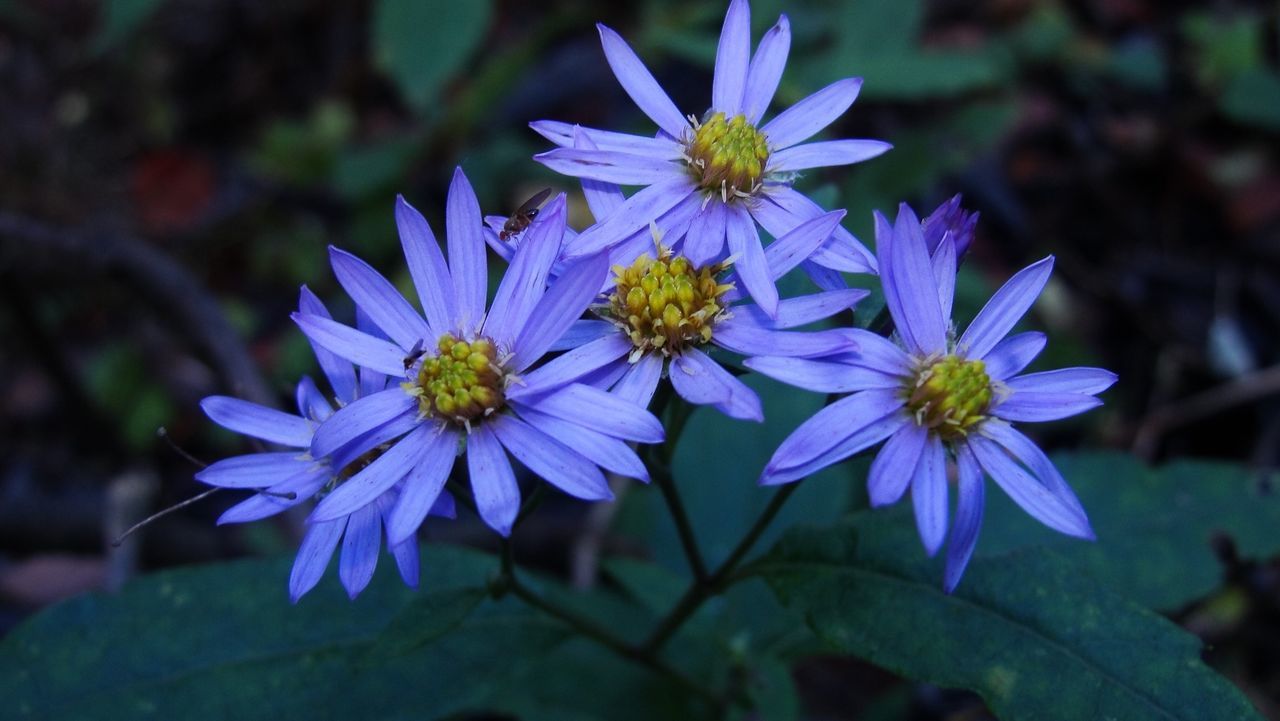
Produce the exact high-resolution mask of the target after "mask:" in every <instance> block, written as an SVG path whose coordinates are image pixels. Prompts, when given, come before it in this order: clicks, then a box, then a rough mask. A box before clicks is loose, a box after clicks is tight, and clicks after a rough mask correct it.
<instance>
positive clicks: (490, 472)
mask: <svg viewBox="0 0 1280 721" xmlns="http://www.w3.org/2000/svg"><path fill="white" fill-rule="evenodd" d="M467 470H468V471H469V472H470V475H471V492H472V493H473V494H475V498H476V509H477V510H478V511H479V512H480V518H481V519H483V520H484V522H485V523H486V524H488V525H489V527H490V528H492V529H493V530H495V531H497V532H498V533H500V534H502V535H503V536H510V535H511V526H512V524H514V523H515V521H516V514H518V513H519V512H520V486H519V485H518V484H517V483H516V475H515V473H514V472H512V470H511V461H509V460H507V453H506V451H504V450H502V444H501V443H499V442H498V439H497V437H496V436H494V435H493V431H491V430H490V429H489V427H488V425H487V424H481V425H480V426H477V427H476V428H474V429H472V431H471V435H470V436H468V437H467Z"/></svg>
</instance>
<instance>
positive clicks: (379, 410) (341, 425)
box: [311, 387, 418, 458]
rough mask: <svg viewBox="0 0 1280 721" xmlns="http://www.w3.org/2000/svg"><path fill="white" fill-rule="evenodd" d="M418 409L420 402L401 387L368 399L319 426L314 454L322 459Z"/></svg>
mask: <svg viewBox="0 0 1280 721" xmlns="http://www.w3.org/2000/svg"><path fill="white" fill-rule="evenodd" d="M417 408H418V399H417V398H414V397H413V396H411V395H409V394H408V393H405V392H404V389H402V388H400V387H395V388H388V389H387V390H385V391H382V392H381V393H374V394H373V395H371V396H365V397H364V398H361V399H360V400H358V401H356V402H355V403H352V404H351V405H349V406H346V407H344V408H340V409H338V412H337V413H334V414H333V415H332V416H329V419H328V420H326V421H325V422H324V423H321V424H320V427H319V428H317V429H316V433H315V436H314V437H313V438H312V439H311V453H312V455H314V456H315V457H316V458H323V457H325V456H327V455H329V454H331V453H333V452H334V451H336V450H338V449H339V448H341V447H343V446H345V445H346V444H347V443H349V442H351V441H353V440H355V439H356V438H357V437H359V436H362V435H364V434H365V433H368V432H369V431H371V430H373V429H375V428H377V427H378V426H381V425H384V424H386V423H390V422H391V421H393V420H395V419H396V418H398V417H400V416H402V415H405V414H406V413H409V412H411V411H416V410H417Z"/></svg>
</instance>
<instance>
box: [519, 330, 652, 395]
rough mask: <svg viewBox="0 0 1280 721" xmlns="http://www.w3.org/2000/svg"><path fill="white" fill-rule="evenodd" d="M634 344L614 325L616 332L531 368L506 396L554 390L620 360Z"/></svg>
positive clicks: (535, 393)
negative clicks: (521, 381)
mask: <svg viewBox="0 0 1280 721" xmlns="http://www.w3.org/2000/svg"><path fill="white" fill-rule="evenodd" d="M633 347H634V346H632V344H631V339H630V338H627V336H625V335H623V334H622V333H621V332H620V331H617V330H616V328H615V332H613V333H610V334H608V335H606V336H604V337H603V338H599V339H597V340H594V341H591V342H590V343H587V344H586V345H583V346H579V347H577V348H574V349H573V350H571V351H569V352H567V353H565V354H564V355H561V356H559V357H557V358H554V359H552V360H550V361H548V362H547V363H546V364H545V365H542V366H540V367H539V368H538V369H537V370H534V371H531V372H530V373H528V374H527V375H525V376H524V377H523V378H522V380H523V381H524V383H522V384H516V385H514V386H512V387H511V388H509V389H508V390H507V397H508V398H512V399H514V398H521V397H524V396H532V395H538V394H540V393H546V392H547V391H551V390H554V389H556V388H559V387H560V386H563V385H565V384H568V383H571V382H573V381H575V380H577V379H579V378H581V377H583V376H584V375H586V374H588V373H591V372H592V371H595V370H596V369H598V368H601V367H603V366H605V365H608V364H610V363H612V362H614V361H616V360H618V359H619V358H621V357H623V356H625V355H626V354H628V353H630V352H631V349H632V348H633Z"/></svg>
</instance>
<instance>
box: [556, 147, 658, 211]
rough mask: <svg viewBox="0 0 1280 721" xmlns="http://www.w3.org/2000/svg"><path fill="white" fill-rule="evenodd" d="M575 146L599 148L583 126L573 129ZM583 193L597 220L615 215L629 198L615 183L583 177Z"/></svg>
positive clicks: (647, 154) (585, 148) (649, 155)
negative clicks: (584, 130) (583, 129)
mask: <svg viewBox="0 0 1280 721" xmlns="http://www.w3.org/2000/svg"><path fill="white" fill-rule="evenodd" d="M573 147H575V148H578V149H582V150H598V149H599V146H597V145H596V144H595V142H594V141H592V140H591V136H589V135H587V134H586V133H584V132H583V131H582V128H579V127H574V129H573ZM641 154H644V155H646V156H647V157H652V155H651V154H650V153H649V152H647V151H641ZM677 157H678V156H677ZM582 195H583V197H585V198H586V199H587V207H588V208H590V209H591V217H593V218H595V219H596V220H600V219H601V218H607V217H609V216H610V215H613V212H614V211H615V210H617V209H618V208H619V207H620V206H621V205H622V204H623V202H625V201H626V199H627V196H625V195H623V193H622V188H620V187H618V186H617V185H615V184H614V183H606V182H604V181H600V180H592V179H590V178H583V179H582Z"/></svg>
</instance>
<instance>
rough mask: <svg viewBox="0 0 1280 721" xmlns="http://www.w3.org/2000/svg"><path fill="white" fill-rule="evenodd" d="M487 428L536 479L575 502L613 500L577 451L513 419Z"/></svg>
mask: <svg viewBox="0 0 1280 721" xmlns="http://www.w3.org/2000/svg"><path fill="white" fill-rule="evenodd" d="M490 426H491V427H492V428H493V433H494V435H496V436H497V437H498V440H499V441H501V442H502V445H503V447H504V448H506V449H507V451H508V452H510V453H511V455H513V456H515V457H516V460H518V461H520V463H522V464H524V466H525V467H526V468H528V469H529V470H531V471H533V473H534V474H535V475H537V476H538V477H539V478H542V479H543V480H545V481H546V482H548V483H550V484H551V485H553V486H555V487H556V488H559V489H560V490H562V491H564V492H565V493H567V494H569V495H571V496H573V497H574V498H581V499H583V500H586V501H605V500H612V499H613V491H611V490H609V482H608V481H606V480H605V477H604V474H603V473H601V472H600V469H599V468H598V467H596V464H594V463H592V462H591V461H589V460H587V459H586V458H584V457H583V456H582V455H581V454H579V453H578V452H577V451H574V450H571V449H569V448H568V447H566V446H565V445H564V444H562V443H560V442H559V441H557V440H556V439H554V438H552V437H551V436H549V435H547V434H545V433H543V432H542V431H539V430H537V429H536V428H534V427H533V426H530V425H529V424H527V423H525V422H524V421H522V420H520V419H518V418H516V417H514V416H508V415H499V416H497V417H495V418H493V419H492V421H491V422H490Z"/></svg>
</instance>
